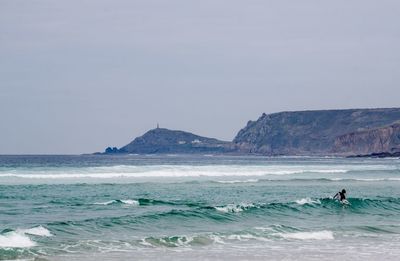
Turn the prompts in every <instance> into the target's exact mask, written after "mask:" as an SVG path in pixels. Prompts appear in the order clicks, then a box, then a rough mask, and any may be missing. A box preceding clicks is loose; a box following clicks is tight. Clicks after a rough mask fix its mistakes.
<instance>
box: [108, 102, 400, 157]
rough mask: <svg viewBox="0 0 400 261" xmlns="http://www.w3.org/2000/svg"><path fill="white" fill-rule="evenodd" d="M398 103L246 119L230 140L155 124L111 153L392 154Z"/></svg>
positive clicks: (398, 129)
mask: <svg viewBox="0 0 400 261" xmlns="http://www.w3.org/2000/svg"><path fill="white" fill-rule="evenodd" d="M399 151H400V108H390V109H351V110H320V111H295V112H280V113H273V114H268V115H267V114H265V113H264V114H263V115H262V116H261V117H260V118H259V119H258V120H256V121H249V122H248V123H247V126H246V127H244V128H243V129H242V130H240V131H239V133H238V134H237V136H236V137H235V138H234V140H233V142H227V141H220V140H217V139H212V138H206V137H202V136H198V135H195V134H192V133H189V132H184V131H175V130H168V129H162V128H156V129H153V130H150V131H148V132H147V133H145V134H144V135H143V136H141V137H138V138H136V139H135V140H133V141H132V142H131V143H129V144H128V145H126V146H124V147H122V148H120V149H118V148H115V147H114V148H110V147H109V148H107V149H106V151H105V154H117V153H137V154H154V153H174V154H192V153H230V154H233V153H234V154H261V155H346V156H348V155H372V154H373V155H383V156H384V155H397V153H399Z"/></svg>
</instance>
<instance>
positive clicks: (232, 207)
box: [214, 203, 255, 213]
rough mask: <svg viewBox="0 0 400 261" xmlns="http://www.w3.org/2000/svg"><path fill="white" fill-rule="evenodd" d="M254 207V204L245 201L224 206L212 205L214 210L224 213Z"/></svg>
mask: <svg viewBox="0 0 400 261" xmlns="http://www.w3.org/2000/svg"><path fill="white" fill-rule="evenodd" d="M252 207H255V206H254V204H246V203H241V204H239V205H235V204H228V205H226V206H222V207H214V208H215V209H216V210H218V211H220V212H224V213H238V212H242V211H243V210H246V209H249V208H252Z"/></svg>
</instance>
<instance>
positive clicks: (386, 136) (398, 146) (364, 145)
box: [333, 123, 400, 155]
mask: <svg viewBox="0 0 400 261" xmlns="http://www.w3.org/2000/svg"><path fill="white" fill-rule="evenodd" d="M333 151H334V152H337V153H345V154H350V155H354V154H356V155H368V154H380V153H392V154H395V153H398V152H400V123H395V124H392V125H390V126H385V127H381V128H376V129H370V130H364V131H356V132H351V133H348V134H344V135H341V136H339V137H337V138H336V139H335V143H334V148H333Z"/></svg>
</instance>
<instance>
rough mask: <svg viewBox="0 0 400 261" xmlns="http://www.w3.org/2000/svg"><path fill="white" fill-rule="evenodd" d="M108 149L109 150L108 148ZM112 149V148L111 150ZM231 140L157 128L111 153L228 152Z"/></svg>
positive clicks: (231, 149)
mask: <svg viewBox="0 0 400 261" xmlns="http://www.w3.org/2000/svg"><path fill="white" fill-rule="evenodd" d="M109 151H110V150H109ZM111 151H112V150H111ZM231 151H233V147H232V144H231V142H226V141H220V140H217V139H212V138H206V137H202V136H198V135H195V134H192V133H189V132H185V131H177V130H169V129H164V128H157V129H153V130H150V131H148V132H146V133H145V134H144V135H143V136H140V137H137V138H136V139H134V140H133V141H132V142H131V143H129V144H128V145H126V146H124V147H122V148H120V149H119V150H117V151H115V150H114V151H113V152H111V153H137V154H155V153H160V154H162V153H177V154H192V153H228V152H231Z"/></svg>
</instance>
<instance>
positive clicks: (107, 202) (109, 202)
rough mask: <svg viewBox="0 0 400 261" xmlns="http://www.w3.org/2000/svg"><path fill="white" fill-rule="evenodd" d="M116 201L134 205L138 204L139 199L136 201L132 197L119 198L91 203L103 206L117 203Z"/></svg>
mask: <svg viewBox="0 0 400 261" xmlns="http://www.w3.org/2000/svg"><path fill="white" fill-rule="evenodd" d="M118 202H120V203H123V204H126V205H135V206H139V201H137V200H134V199H121V200H115V199H114V200H109V201H105V202H95V203H93V204H94V205H104V206H107V205H111V204H115V203H118Z"/></svg>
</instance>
